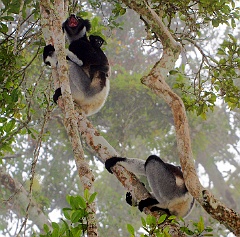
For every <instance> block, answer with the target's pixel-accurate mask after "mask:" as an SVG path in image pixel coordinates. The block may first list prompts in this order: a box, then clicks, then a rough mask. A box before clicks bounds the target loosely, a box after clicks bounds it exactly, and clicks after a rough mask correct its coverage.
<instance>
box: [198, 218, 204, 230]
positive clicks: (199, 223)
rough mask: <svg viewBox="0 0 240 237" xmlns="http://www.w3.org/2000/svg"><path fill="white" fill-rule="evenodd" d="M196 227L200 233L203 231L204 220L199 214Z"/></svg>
mask: <svg viewBox="0 0 240 237" xmlns="http://www.w3.org/2000/svg"><path fill="white" fill-rule="evenodd" d="M197 229H198V231H199V233H202V232H203V231H204V221H203V218H202V216H200V220H199V222H198V223H197Z"/></svg>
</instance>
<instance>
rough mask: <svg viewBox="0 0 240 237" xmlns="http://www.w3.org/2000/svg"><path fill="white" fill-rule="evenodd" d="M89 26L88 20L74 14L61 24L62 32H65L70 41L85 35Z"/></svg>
mask: <svg viewBox="0 0 240 237" xmlns="http://www.w3.org/2000/svg"><path fill="white" fill-rule="evenodd" d="M90 28H91V24H90V22H89V20H84V19H82V18H81V17H78V16H76V15H74V14H71V15H70V17H68V19H67V20H66V21H65V22H64V23H63V24H62V29H63V32H65V33H66V35H67V37H68V39H69V40H70V41H73V40H77V39H79V38H82V37H84V36H85V34H86V32H87V31H89V30H90Z"/></svg>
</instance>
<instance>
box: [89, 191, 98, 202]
mask: <svg viewBox="0 0 240 237" xmlns="http://www.w3.org/2000/svg"><path fill="white" fill-rule="evenodd" d="M96 196H97V193H96V192H95V193H93V194H92V195H91V196H90V198H89V200H88V203H89V204H91V203H92V202H93V201H94V200H95V198H96Z"/></svg>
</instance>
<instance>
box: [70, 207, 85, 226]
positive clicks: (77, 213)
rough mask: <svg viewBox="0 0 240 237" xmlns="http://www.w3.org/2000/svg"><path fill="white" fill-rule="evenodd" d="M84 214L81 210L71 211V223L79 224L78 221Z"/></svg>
mask: <svg viewBox="0 0 240 237" xmlns="http://www.w3.org/2000/svg"><path fill="white" fill-rule="evenodd" d="M84 213H85V212H84V211H83V210H77V211H73V213H72V215H71V222H72V223H76V222H79V220H80V219H82V218H83V217H84Z"/></svg>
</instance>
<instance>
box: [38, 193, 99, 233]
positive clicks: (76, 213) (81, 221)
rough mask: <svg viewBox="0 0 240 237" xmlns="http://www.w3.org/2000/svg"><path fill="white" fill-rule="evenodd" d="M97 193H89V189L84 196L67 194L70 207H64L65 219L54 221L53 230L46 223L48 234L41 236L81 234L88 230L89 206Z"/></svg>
mask: <svg viewBox="0 0 240 237" xmlns="http://www.w3.org/2000/svg"><path fill="white" fill-rule="evenodd" d="M96 195H97V193H93V194H92V195H90V194H89V192H88V190H87V189H86V190H85V191H84V197H82V196H70V195H69V196H67V202H68V204H69V205H70V207H66V208H63V210H62V211H63V214H64V217H65V219H61V223H60V224H58V223H56V222H52V230H50V229H49V227H48V226H47V225H44V231H45V232H46V234H41V235H40V237H58V236H62V237H64V236H66V237H73V236H81V235H84V232H85V231H86V230H87V224H88V222H87V217H88V215H89V213H88V212H87V207H88V205H89V204H91V203H92V202H93V201H94V200H95V198H96Z"/></svg>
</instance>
